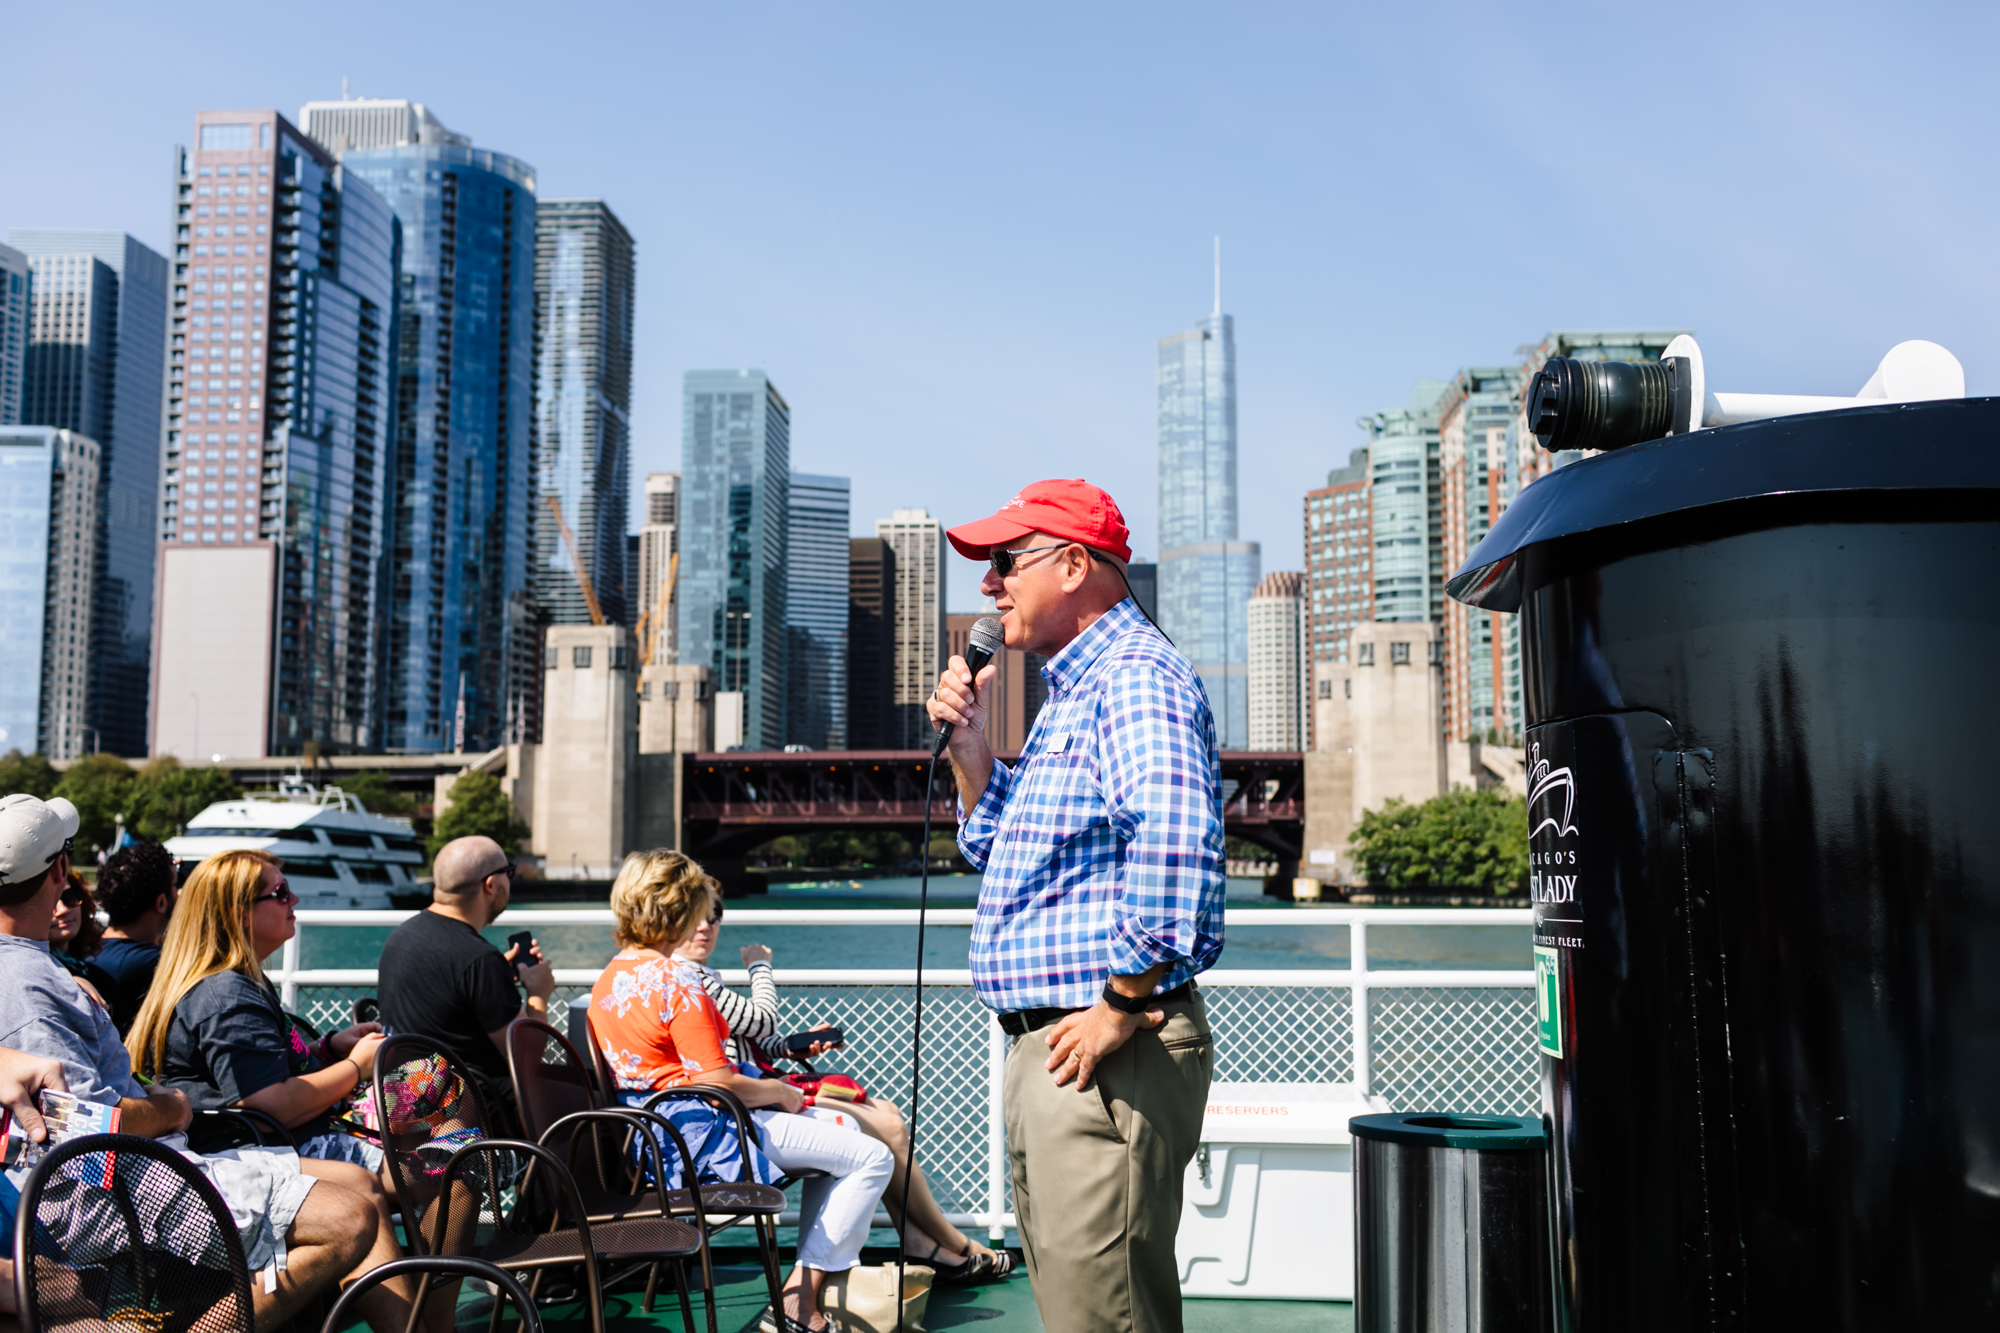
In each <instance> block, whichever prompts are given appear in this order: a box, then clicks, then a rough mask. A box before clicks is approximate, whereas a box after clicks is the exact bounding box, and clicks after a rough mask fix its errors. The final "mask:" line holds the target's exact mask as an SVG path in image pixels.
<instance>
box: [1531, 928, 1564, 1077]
mask: <svg viewBox="0 0 2000 1333" xmlns="http://www.w3.org/2000/svg"><path fill="white" fill-rule="evenodd" d="M1562 1024H1563V1020H1562V966H1561V956H1560V955H1559V954H1557V953H1556V951H1555V950H1554V949H1551V948H1549V947H1548V946H1546V945H1542V944H1537V945H1536V946H1535V1036H1536V1041H1537V1044H1538V1045H1540V1047H1541V1048H1542V1054H1543V1055H1546V1056H1549V1057H1550V1058H1551V1059H1555V1060H1560V1059H1562V1058H1563V1026H1562Z"/></svg>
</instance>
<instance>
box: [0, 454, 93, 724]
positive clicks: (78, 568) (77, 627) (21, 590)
mask: <svg viewBox="0 0 2000 1333" xmlns="http://www.w3.org/2000/svg"><path fill="white" fill-rule="evenodd" d="M98 467H99V452H98V448H97V442H96V441H95V440H92V439H90V438H89V437H88V436H84V435H79V434H77V433H76V432H75V431H68V430H59V429H57V428H55V427H53V426H8V427H6V428H4V429H0V531H5V532H6V533H7V534H8V537H9V539H8V540H7V541H6V542H4V543H0V750H22V751H25V752H27V753H30V754H33V753H40V754H43V755H46V756H47V757H49V758H50V759H59V760H60V759H76V758H79V757H81V756H82V755H85V754H88V753H90V751H91V749H92V748H93V747H92V745H91V741H92V739H93V738H92V737H91V735H90V734H89V733H90V729H89V727H88V726H87V725H86V722H85V718H86V704H87V701H88V699H89V694H90V675H91V670H92V666H93V663H92V661H91V647H90V627H91V608H92V606H93V604H94V603H93V596H92V591H93V590H92V583H93V581H94V579H95V577H96V572H97V539H96V534H97V518H98V512H99V510H100V509H101V508H102V504H101V502H100V497H99V495H98Z"/></svg>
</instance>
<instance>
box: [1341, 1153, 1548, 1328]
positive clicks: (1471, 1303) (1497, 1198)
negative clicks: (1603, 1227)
mask: <svg viewBox="0 0 2000 1333" xmlns="http://www.w3.org/2000/svg"><path fill="white" fill-rule="evenodd" d="M1348 1129H1349V1131H1350V1132H1351V1133H1352V1134H1353V1136H1354V1328H1355V1333H1543V1330H1545V1329H1547V1328H1548V1318H1549V1255H1548V1239H1549V1214H1548V1185H1547V1178H1546V1170H1547V1168H1546V1154H1545V1153H1544V1152H1543V1146H1544V1142H1545V1139H1544V1135H1543V1132H1542V1122H1541V1120H1540V1119H1538V1118H1535V1117H1521V1116H1500V1115H1443V1114H1434V1115H1364V1116H1356V1117H1355V1118H1354V1119H1352V1120H1350V1121H1348Z"/></svg>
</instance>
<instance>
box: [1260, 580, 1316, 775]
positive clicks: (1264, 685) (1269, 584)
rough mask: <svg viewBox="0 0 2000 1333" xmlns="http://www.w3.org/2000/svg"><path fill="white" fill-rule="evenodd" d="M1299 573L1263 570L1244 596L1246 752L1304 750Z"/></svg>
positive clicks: (1305, 672)
mask: <svg viewBox="0 0 2000 1333" xmlns="http://www.w3.org/2000/svg"><path fill="white" fill-rule="evenodd" d="M1305 578H1306V576H1305V574H1304V573H1302V572H1300V571H1298V570H1280V571H1278V572H1276V573H1272V574H1266V575H1265V576H1264V577H1263V578H1262V579H1261V580H1260V581H1259V582H1258V584H1257V587H1256V590H1255V591H1254V592H1252V593H1251V594H1250V607H1249V620H1250V743H1249V745H1248V747H1247V748H1249V749H1252V750H1304V749H1305V745H1306V741H1305V737H1306V730H1307V726H1306V681H1307V679H1308V677H1309V675H1310V672H1311V666H1310V662H1309V660H1308V658H1307V656H1306V614H1305V597H1304V595H1303V594H1304V591H1305Z"/></svg>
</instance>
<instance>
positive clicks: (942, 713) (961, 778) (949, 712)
mask: <svg viewBox="0 0 2000 1333" xmlns="http://www.w3.org/2000/svg"><path fill="white" fill-rule="evenodd" d="M1005 635H1006V631H1005V630H1004V629H1003V628H1002V626H1001V624H1000V618H999V617H998V616H985V617H982V618H981V619H980V620H979V622H978V623H977V624H975V625H974V626H973V627H972V633H971V634H970V635H969V636H968V638H969V642H968V644H967V647H966V654H965V656H964V657H956V656H954V657H953V658H952V659H951V662H950V664H949V665H948V666H946V667H945V669H944V674H942V675H940V676H939V677H938V685H937V692H936V693H934V694H932V695H931V697H930V700H929V702H928V703H927V704H926V705H925V707H926V709H927V710H928V711H929V713H930V718H931V724H932V725H933V726H935V727H937V728H938V735H937V740H936V741H935V742H933V743H932V746H931V754H932V756H933V757H935V756H936V755H938V754H939V753H941V752H942V751H943V750H944V748H945V747H946V746H947V745H949V746H950V749H951V766H952V769H953V771H954V772H956V773H957V774H958V794H959V800H960V802H961V803H962V804H963V805H964V807H965V808H966V809H967V810H970V809H971V808H972V807H973V806H975V805H977V804H979V798H980V797H982V796H984V795H985V794H986V784H987V782H988V781H989V780H990V779H991V778H992V776H993V751H992V749H991V748H990V747H989V746H988V745H987V744H986V713H987V701H988V698H989V696H991V694H992V693H993V681H994V678H995V677H997V676H998V675H999V674H1000V668H999V667H998V666H997V665H995V664H994V662H993V659H994V657H996V656H997V655H998V654H999V652H1000V650H1001V649H1002V648H1003V647H1005V646H1006V637H1005Z"/></svg>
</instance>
